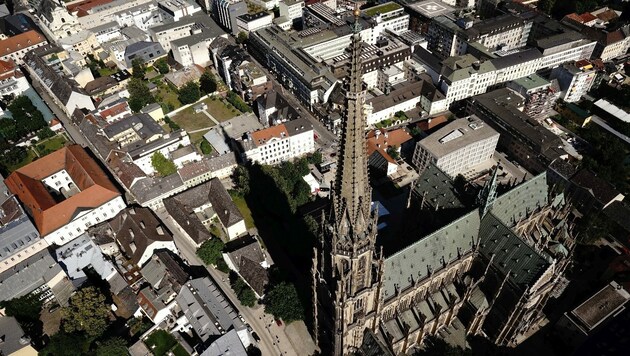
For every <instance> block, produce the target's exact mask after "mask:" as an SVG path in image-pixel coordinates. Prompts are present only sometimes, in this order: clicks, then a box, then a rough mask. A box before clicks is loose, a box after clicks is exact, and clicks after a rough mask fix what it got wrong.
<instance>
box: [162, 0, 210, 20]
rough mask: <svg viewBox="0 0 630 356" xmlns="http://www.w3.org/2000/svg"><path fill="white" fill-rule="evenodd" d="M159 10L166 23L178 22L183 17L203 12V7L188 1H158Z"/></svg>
mask: <svg viewBox="0 0 630 356" xmlns="http://www.w3.org/2000/svg"><path fill="white" fill-rule="evenodd" d="M158 9H159V10H160V13H161V14H162V18H163V19H164V22H178V21H179V20H181V19H182V18H183V17H186V16H191V15H193V14H195V13H197V12H200V11H201V7H200V6H199V5H197V4H196V3H195V2H191V1H188V0H166V1H158Z"/></svg>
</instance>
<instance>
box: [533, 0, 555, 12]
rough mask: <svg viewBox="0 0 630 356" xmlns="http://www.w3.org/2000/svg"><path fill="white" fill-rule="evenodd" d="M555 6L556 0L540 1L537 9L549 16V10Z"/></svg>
mask: <svg viewBox="0 0 630 356" xmlns="http://www.w3.org/2000/svg"><path fill="white" fill-rule="evenodd" d="M555 4H556V0H540V1H538V4H537V7H538V8H539V9H540V10H542V11H543V12H544V13H546V14H551V10H553V7H554V5H555Z"/></svg>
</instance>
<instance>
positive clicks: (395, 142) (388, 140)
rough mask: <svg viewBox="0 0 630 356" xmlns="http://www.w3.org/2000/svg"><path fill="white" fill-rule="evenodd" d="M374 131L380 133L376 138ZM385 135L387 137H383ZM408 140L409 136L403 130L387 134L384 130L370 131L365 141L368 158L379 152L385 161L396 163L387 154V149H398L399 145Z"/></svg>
mask: <svg viewBox="0 0 630 356" xmlns="http://www.w3.org/2000/svg"><path fill="white" fill-rule="evenodd" d="M376 131H380V132H381V133H380V134H379V135H378V137H377V136H376ZM385 133H387V137H385ZM409 140H411V135H409V134H408V133H407V131H405V130H403V129H397V130H394V131H389V132H388V131H386V130H384V129H377V130H374V131H370V132H369V133H368V139H367V147H368V149H367V154H368V156H370V155H372V153H374V152H375V151H379V153H380V154H381V155H382V156H383V157H384V158H385V159H386V160H388V161H389V162H392V163H396V160H395V159H393V158H392V157H391V156H390V155H389V154H388V153H387V149H388V148H389V147H400V145H402V144H403V143H405V142H407V141H409Z"/></svg>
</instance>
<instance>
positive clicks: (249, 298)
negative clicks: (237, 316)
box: [230, 272, 257, 308]
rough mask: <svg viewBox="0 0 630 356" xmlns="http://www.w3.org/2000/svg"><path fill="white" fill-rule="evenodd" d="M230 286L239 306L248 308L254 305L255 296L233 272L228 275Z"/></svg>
mask: <svg viewBox="0 0 630 356" xmlns="http://www.w3.org/2000/svg"><path fill="white" fill-rule="evenodd" d="M230 286H231V287H232V290H233V291H234V293H235V294H236V296H237V297H238V300H239V301H240V302H241V304H243V305H244V306H246V307H250V308H251V307H253V306H254V305H255V304H256V300H257V298H256V294H255V293H254V291H253V290H252V289H251V288H250V287H249V286H248V285H247V283H245V281H244V280H243V278H241V277H240V276H239V275H238V274H236V273H235V272H231V273H230Z"/></svg>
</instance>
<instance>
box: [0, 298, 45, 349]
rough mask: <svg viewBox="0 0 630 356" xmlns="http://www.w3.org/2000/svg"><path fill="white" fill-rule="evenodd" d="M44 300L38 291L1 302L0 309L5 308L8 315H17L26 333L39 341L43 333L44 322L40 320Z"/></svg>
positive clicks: (16, 317)
mask: <svg viewBox="0 0 630 356" xmlns="http://www.w3.org/2000/svg"><path fill="white" fill-rule="evenodd" d="M42 305H43V302H42V301H41V300H40V298H39V294H38V293H31V294H27V295H25V296H22V297H19V298H14V299H11V300H6V301H3V302H0V309H1V308H4V309H5V314H6V315H7V316H12V317H15V319H16V320H17V322H18V323H19V324H20V326H21V327H22V329H24V332H25V333H26V335H28V336H30V337H32V338H33V339H34V341H39V340H40V339H41V337H42V334H43V323H42V322H41V320H40V316H39V315H40V313H41V311H42Z"/></svg>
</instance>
